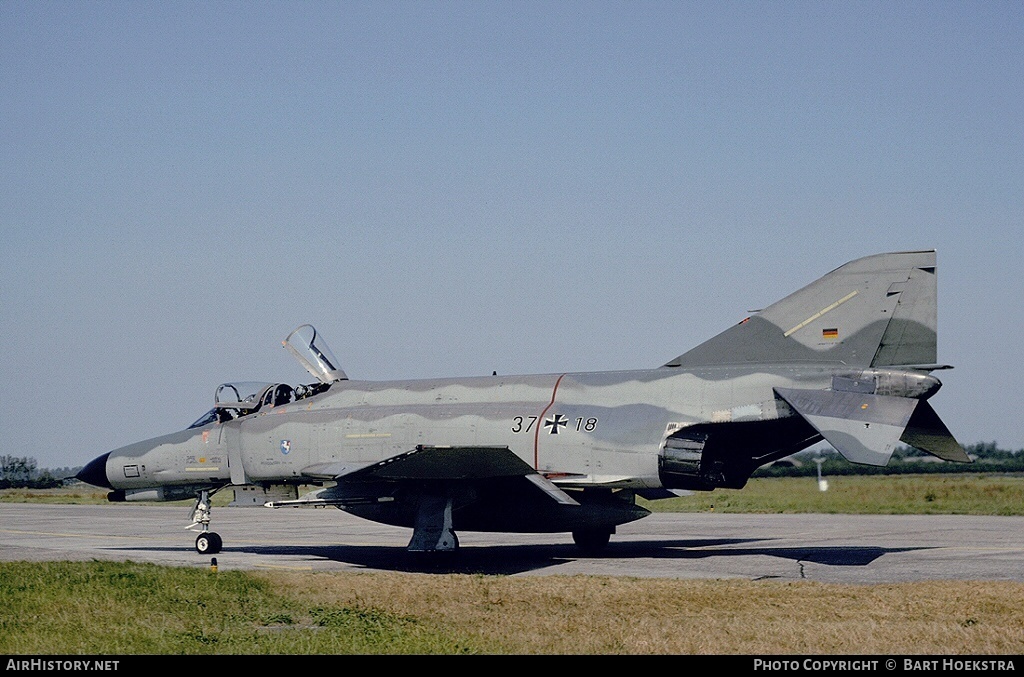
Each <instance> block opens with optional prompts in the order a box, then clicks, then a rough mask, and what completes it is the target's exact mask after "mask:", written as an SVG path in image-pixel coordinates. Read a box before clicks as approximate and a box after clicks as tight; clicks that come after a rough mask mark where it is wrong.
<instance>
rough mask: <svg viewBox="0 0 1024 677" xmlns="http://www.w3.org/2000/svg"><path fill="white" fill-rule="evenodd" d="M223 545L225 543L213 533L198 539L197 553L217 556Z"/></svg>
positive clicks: (201, 535)
mask: <svg viewBox="0 0 1024 677" xmlns="http://www.w3.org/2000/svg"><path fill="white" fill-rule="evenodd" d="M223 545H224V541H222V540H221V538H220V536H219V535H218V534H215V533H214V532H212V531H210V532H208V533H205V534H199V536H197V537H196V552H198V553H199V554H200V555H216V554H217V553H218V552H220V549H221V547H222V546H223Z"/></svg>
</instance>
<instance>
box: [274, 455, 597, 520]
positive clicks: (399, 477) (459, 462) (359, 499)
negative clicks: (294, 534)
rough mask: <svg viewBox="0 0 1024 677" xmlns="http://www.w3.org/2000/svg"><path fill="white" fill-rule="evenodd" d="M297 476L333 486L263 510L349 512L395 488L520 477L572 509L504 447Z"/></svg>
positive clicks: (333, 466) (316, 468) (318, 468)
mask: <svg viewBox="0 0 1024 677" xmlns="http://www.w3.org/2000/svg"><path fill="white" fill-rule="evenodd" d="M302 474H303V476H306V477H310V478H312V479H320V480H323V479H329V480H334V481H335V482H337V484H336V485H335V486H333V487H326V488H324V489H319V490H317V491H314V492H312V493H310V494H307V495H306V496H304V497H302V498H299V499H297V500H294V501H276V502H272V503H268V504H267V505H268V506H269V507H274V508H276V507H281V506H291V505H334V506H340V507H344V506H349V505H359V504H366V503H368V502H375V501H386V500H388V497H389V496H390V495H392V494H393V492H394V490H395V489H397V488H400V487H406V486H412V485H421V484H423V483H437V482H443V483H456V484H459V483H462V484H466V485H474V484H479V483H481V482H488V481H492V480H502V479H514V478H517V477H522V478H524V479H525V480H527V481H528V482H530V483H531V484H533V485H534V486H535V487H537V488H538V489H540V490H541V491H542V492H543V493H544V494H546V495H547V496H548V497H549V498H551V499H552V500H554V501H555V502H556V503H560V504H562V505H578V503H577V502H576V501H575V500H574V499H573V498H572V497H571V496H569V495H568V494H566V493H565V492H564V491H562V490H561V489H559V488H558V487H557V486H555V485H554V484H553V483H552V482H551V481H550V480H548V479H547V478H545V477H543V476H541V475H540V474H539V473H538V472H537V471H536V470H534V469H533V467H531V466H530V465H529V464H528V463H526V461H524V460H522V459H521V458H519V457H518V456H516V455H515V453H514V452H513V451H512V450H511V449H509V448H508V447H485V446H473V447H454V446H428V445H418V446H417V447H416V448H415V449H413V450H412V451H407V452H405V453H402V454H398V455H397V456H392V457H391V458H387V459H384V460H383V461H380V462H377V463H370V464H360V463H320V464H316V465H313V466H309V467H308V468H305V469H303V471H302Z"/></svg>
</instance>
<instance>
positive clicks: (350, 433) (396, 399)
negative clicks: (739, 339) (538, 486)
mask: <svg viewBox="0 0 1024 677" xmlns="http://www.w3.org/2000/svg"><path fill="white" fill-rule="evenodd" d="M837 379H840V380H841V379H846V380H847V381H853V382H858V381H859V382H861V383H864V384H867V385H866V386H865V388H867V389H870V391H871V392H876V391H878V392H881V391H882V390H884V391H885V392H886V393H887V394H893V395H899V396H909V397H928V396H930V395H931V394H932V393H933V392H934V391H935V389H937V387H938V386H937V384H938V381H937V380H936V379H934V377H931V376H926V375H923V374H920V373H913V372H904V371H894V370H884V371H878V370H871V371H851V370H848V369H844V368H843V367H842V366H841V365H836V366H828V365H824V366H823V365H806V364H778V365H771V366H770V367H766V365H758V366H757V368H750V367H744V366H735V367H728V366H720V367H713V368H707V369H697V370H686V371H683V370H679V369H672V368H660V369H653V370H639V371H615V372H588V373H566V374H544V375H530V376H487V377H472V378H451V379H437V380H410V381H350V380H345V381H339V382H337V383H334V384H333V385H332V386H331V388H330V389H329V390H327V391H326V392H323V393H321V394H318V395H315V396H313V397H309V398H307V399H302V400H298V401H294V402H289V403H287V404H283V405H278V406H269V405H268V406H264V407H262V408H260V409H259V410H257V411H255V412H254V413H249V414H247V415H245V416H241V417H239V418H235V419H233V420H228V421H225V422H217V421H214V422H211V423H208V424H206V425H203V426H200V427H196V428H190V429H188V430H183V431H179V432H175V433H171V434H169V435H164V436H161V437H158V438H154V439H151V440H147V441H144V442H139V443H136V444H132V445H128V446H126V447H122V448H120V449H116V450H114V451H111V452H110V453H109V454H107V455H106V458H105V459H104V460H103V462H102V466H103V467H102V472H103V474H104V475H105V479H106V482H105V483H104V486H109V487H111V488H113V489H118V490H127V491H138V490H142V489H147V488H152V487H173V486H182V487H192V486H200V485H201V486H207V485H208V486H222V485H225V484H236V485H240V484H260V483H264V484H266V483H281V482H300V481H301V480H302V479H303V477H304V473H303V471H304V469H306V468H309V467H311V466H315V465H317V464H325V463H349V464H359V465H365V464H370V463H374V462H378V461H381V460H383V459H386V458H390V457H392V456H395V455H397V454H401V453H403V452H406V451H408V450H410V449H412V448H414V447H416V446H417V445H424V444H425V445H452V446H501V447H508V448H509V449H511V450H512V451H513V452H514V453H515V454H516V455H517V456H519V457H520V458H521V459H523V460H524V461H526V462H527V463H529V464H530V465H531V466H532V467H533V468H535V469H536V470H537V471H538V472H540V473H541V474H543V475H545V476H548V477H550V478H552V479H553V481H555V482H561V483H563V484H566V485H570V486H588V485H589V486H596V485H600V486H608V487H621V488H631V489H645V488H646V489H653V488H660V487H666V486H673V485H675V486H680V484H679V482H678V481H676V482H673V481H671V480H670V481H666V473H665V472H663V465H664V455H665V447H666V440H667V439H668V438H670V437H672V436H673V435H676V436H678V435H679V434H680V432H679V431H685V430H687V429H700V430H710V431H712V432H713V433H714V434H715V435H716V436H718V437H719V438H720V439H723V440H728V444H727V447H728V448H726V447H723V443H719V444H718V445H717V447H716V446H712V447H711V450H712V451H714V452H715V453H719V454H730V455H731V458H730V462H732V461H734V460H735V458H744V459H747V465H746V466H742V465H741V466H740V468H741V471H738V475H737V477H739V476H740V475H742V477H740V478H739V479H734V480H732V481H730V482H723V483H722V484H721V486H732V485H735V484H736V483H737V482H738V483H739V484H740V486H742V482H745V480H746V477H747V476H749V473H750V472H752V471H753V469H755V468H756V467H757V466H758V465H761V464H763V463H765V462H768V461H769V460H774V458H777V457H780V456H779V455H780V454H781V455H788V454H791V453H794V452H795V451H799V450H800V449H801V448H804V447H806V446H808V445H809V444H812V443H813V442H815V441H818V440H820V437H818V436H816V435H815V434H814V432H813V431H811V430H809V429H808V428H807V426H806V425H804V424H802V422H801V421H802V420H801V419H799V417H794V412H793V411H792V410H791V409H790V407H789V406H788V405H787V404H786V403H785V402H784V401H782V400H781V399H779V398H778V397H777V396H776V395H775V392H774V390H773V389H774V388H775V387H779V386H784V387H788V388H802V389H828V388H831V387H833V386H834V385H835V384H836V383H837ZM866 391H867V390H865V392H866ZM694 426H697V428H694ZM737 430H740V431H746V432H743V433H742V434H741V435H740V436H739V437H737V436H736V433H735V432H728V433H727V432H726V431H737ZM766 438H775V439H766ZM669 446H670V447H671V446H672V445H671V443H670V444H669ZM736 446H742V447H744V448H739V449H737V448H735V447H736ZM100 458H103V457H100ZM99 461H100V459H96V462H99ZM99 470H100V468H99V467H97V468H94V474H98V471H99ZM683 485H684V486H686V488H698V489H701V488H713V487H711V486H708V487H704V486H700V483H697V484H694V485H692V486H689V485H686V484H685V482H684V483H683Z"/></svg>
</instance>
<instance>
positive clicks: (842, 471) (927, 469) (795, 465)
mask: <svg viewBox="0 0 1024 677" xmlns="http://www.w3.org/2000/svg"><path fill="white" fill-rule="evenodd" d="M964 451H966V452H967V455H968V456H970V457H971V459H973V461H974V462H973V463H953V462H950V461H943V460H942V459H941V458H937V457H935V456H932V455H931V454H929V453H927V452H924V451H921V450H920V449H915V448H914V447H909V446H899V447H896V449H895V451H893V454H892V459H891V460H890V461H889V464H888V465H886V466H873V465H862V464H859V463H850V462H849V461H847V460H846V459H845V458H843V457H842V455H840V454H839V452H837V451H835V450H833V449H831V448H828V449H824V450H811V451H802V452H800V453H798V454H794V455H792V456H789V457H787V458H784V459H782V460H781V461H777V462H775V463H773V464H772V465H769V466H765V467H763V468H758V469H757V470H756V471H755V472H754V475H753V476H754V477H805V476H810V477H813V476H816V475H817V474H818V462H817V461H816V460H815V459H821V474H822V475H901V474H905V475H909V474H923V473H936V474H949V473H992V472H995V473H1007V472H1024V449H1018V450H1017V451H1010V450H1007V449H1000V448H999V445H998V444H997V443H996V442H979V443H978V444H970V445H966V446H965V447H964Z"/></svg>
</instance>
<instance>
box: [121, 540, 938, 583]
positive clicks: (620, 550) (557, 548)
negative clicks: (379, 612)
mask: <svg viewBox="0 0 1024 677" xmlns="http://www.w3.org/2000/svg"><path fill="white" fill-rule="evenodd" d="M744 543H759V545H757V546H751V547H735V546H737V545H741V544H744ZM923 549H927V548H882V547H877V546H848V547H845V546H827V547H826V546H807V547H772V546H771V545H770V544H766V543H765V541H764V540H763V539H699V540H698V539H685V540H656V541H654V540H651V541H646V540H637V541H629V542H619V543H611V544H609V545H608V547H607V548H606V549H605V550H604V551H603V552H601V553H600V554H598V555H593V556H587V555H583V554H581V553H580V551H579V550H578V549H577V548H576V546H574V545H572V544H570V543H567V544H539V545H488V546H463V547H461V548H460V549H459V550H458V551H457V552H456V553H436V552H434V553H411V552H408V551H407V550H406V549H405V547H404V546H394V547H389V546H375V545H374V546H370V545H314V546H295V545H280V546H248V545H243V546H238V547H230V546H229V547H226V548H225V552H232V551H234V552H245V553H251V554H254V555H261V556H271V557H272V556H274V555H280V556H282V557H283V556H288V557H300V558H309V559H325V560H330V561H334V562H340V563H345V564H349V565H352V566H355V567H363V568H366V569H374V570H379V571H396V572H405V573H463V574H494V575H510V574H517V573H523V572H527V571H537V570H540V569H545V568H548V567H552V566H556V565H559V564H565V563H568V562H573V561H576V560H581V559H637V558H656V559H663V560H673V559H674V560H680V561H683V560H696V559H706V558H709V557H730V558H732V557H749V556H754V555H766V556H769V557H781V558H785V559H789V560H793V561H795V562H811V563H814V564H824V565H829V566H867V565H868V564H870V563H871V562H873V561H875V560H876V559H878V558H879V557H881V556H882V555H885V554H889V553H898V552H907V551H911V550H923ZM140 550H152V548H140ZM160 550H165V548H160Z"/></svg>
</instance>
